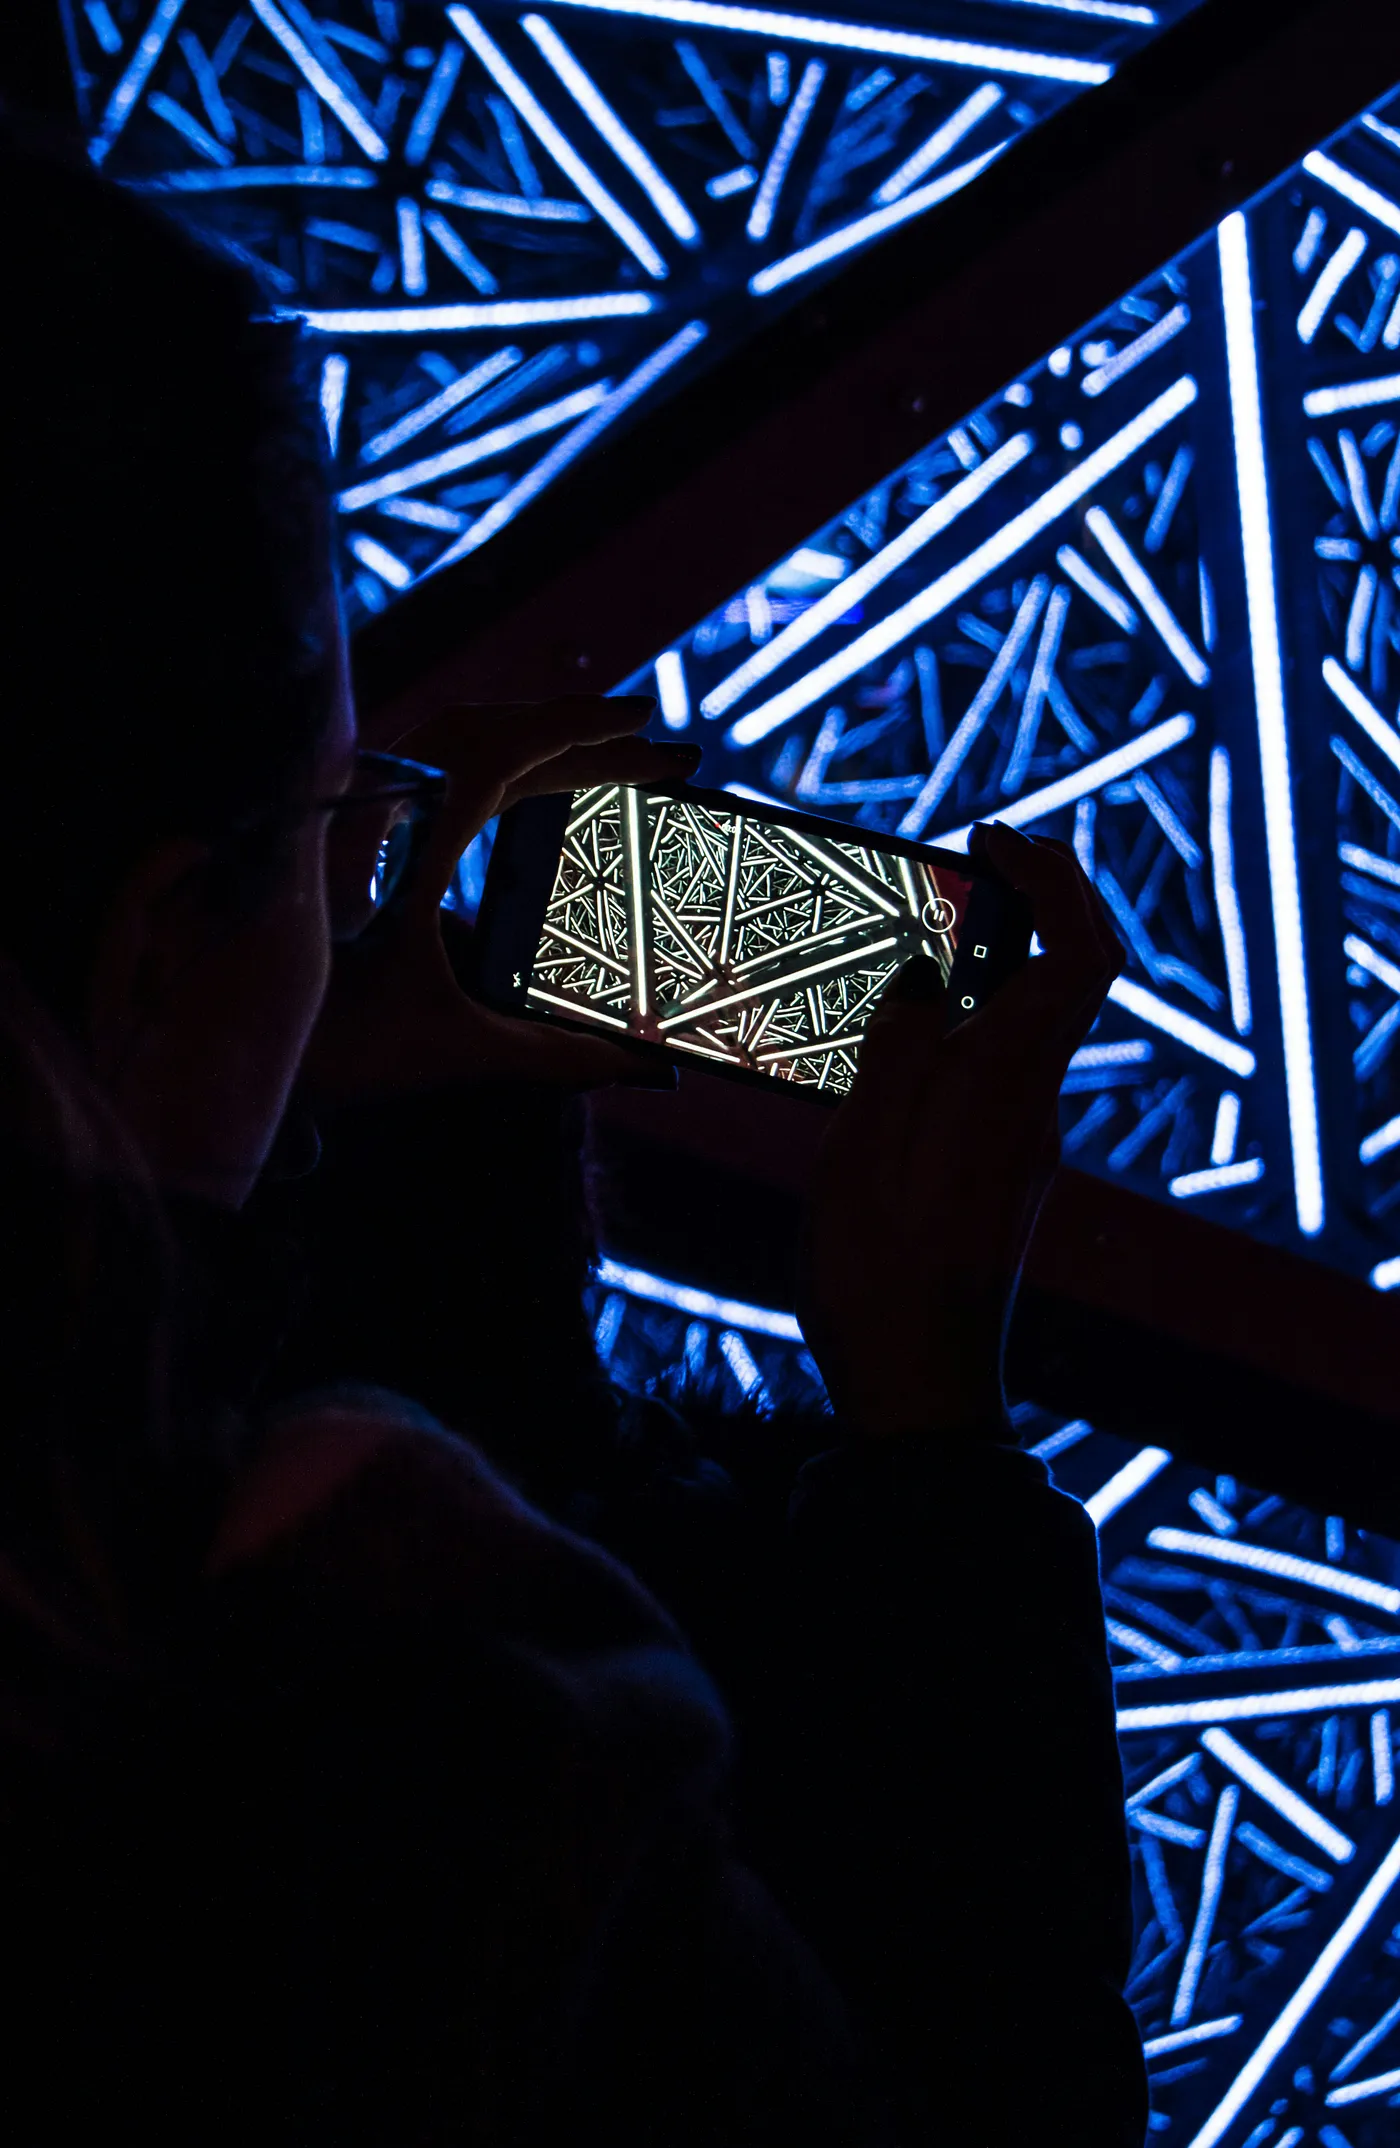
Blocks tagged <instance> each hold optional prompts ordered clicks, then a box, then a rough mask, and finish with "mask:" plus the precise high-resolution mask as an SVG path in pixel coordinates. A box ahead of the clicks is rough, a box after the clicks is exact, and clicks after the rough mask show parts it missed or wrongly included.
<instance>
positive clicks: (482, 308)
mask: <svg viewBox="0 0 1400 2148" xmlns="http://www.w3.org/2000/svg"><path fill="white" fill-rule="evenodd" d="M655 304H656V301H655V300H654V299H651V298H648V297H647V294H646V292H645V291H605V292H600V293H599V295H598V296H597V297H596V298H510V299H506V298H502V299H496V300H485V301H483V302H482V304H480V305H475V304H472V303H470V302H468V303H467V304H465V305H461V306H355V307H349V308H343V309H340V310H338V311H335V312H331V313H322V312H318V311H316V310H315V309H313V308H308V309H306V310H304V311H303V309H302V308H300V307H298V309H297V311H298V312H299V313H300V314H301V318H302V319H303V320H304V321H305V323H306V325H307V327H308V328H314V329H315V330H316V332H317V334H318V335H323V336H419V335H423V336H450V335H456V334H458V333H463V334H464V333H466V332H467V331H468V330H470V329H473V328H542V327H549V326H553V325H554V324H555V323H557V322H561V321H615V320H619V319H624V318H626V317H628V316H630V315H632V314H635V313H651V312H652V311H653V310H654V308H655Z"/></svg>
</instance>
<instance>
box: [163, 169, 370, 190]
mask: <svg viewBox="0 0 1400 2148" xmlns="http://www.w3.org/2000/svg"><path fill="white" fill-rule="evenodd" d="M378 183H379V182H378V180H377V179H376V178H375V176H374V173H373V172H367V171H365V170H364V168H363V167H362V166H361V165H358V164H346V165H339V166H337V165H331V164H240V165H237V166H235V167H234V169H233V170H231V171H209V172H201V171H188V172H162V173H161V175H160V177H159V178H158V179H146V180H140V181H137V182H136V183H135V185H136V191H137V192H138V193H147V194H236V193H243V192H244V191H246V190H247V189H248V188H251V187H284V186H314V187H340V188H348V189H350V190H352V191H360V190H364V189H366V188H372V187H375V186H377V185H378Z"/></svg>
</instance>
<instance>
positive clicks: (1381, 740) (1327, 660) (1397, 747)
mask: <svg viewBox="0 0 1400 2148" xmlns="http://www.w3.org/2000/svg"><path fill="white" fill-rule="evenodd" d="M1322 676H1323V678H1324V679H1325V680H1326V682H1327V684H1328V685H1329V686H1330V687H1331V689H1332V691H1333V693H1334V694H1335V695H1336V697H1337V699H1338V700H1339V701H1340V702H1341V704H1342V707H1343V708H1344V709H1345V710H1346V712H1347V714H1348V716H1352V717H1354V718H1355V719H1356V721H1357V723H1358V724H1359V725H1360V726H1361V729H1362V730H1363V731H1364V732H1365V733H1366V736H1367V738H1369V739H1370V741H1371V744H1372V745H1373V746H1376V747H1379V749H1380V751H1381V752H1382V753H1383V754H1384V755H1385V757H1386V759H1387V760H1388V761H1389V762H1390V763H1391V765H1392V767H1394V768H1400V731H1396V729H1395V727H1394V726H1393V725H1392V724H1389V723H1387V722H1386V720H1385V718H1384V716H1382V714H1381V712H1380V710H1379V709H1378V708H1375V707H1374V706H1373V705H1372V703H1371V702H1369V701H1368V700H1367V698H1366V696H1365V694H1363V693H1362V691H1361V688H1360V687H1359V686H1358V685H1357V684H1356V681H1355V680H1354V679H1352V678H1349V677H1348V675H1347V673H1346V672H1345V671H1343V669H1342V667H1341V665H1340V664H1339V663H1338V662H1337V659H1336V657H1335V656H1325V657H1324V658H1323V660H1322Z"/></svg>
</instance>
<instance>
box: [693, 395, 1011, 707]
mask: <svg viewBox="0 0 1400 2148" xmlns="http://www.w3.org/2000/svg"><path fill="white" fill-rule="evenodd" d="M1034 446H1035V441H1034V438H1033V437H1032V435H1031V434H1030V433H1015V434H1013V435H1012V437H1011V439H1009V440H1007V441H1005V442H1004V443H1003V444H1002V446H1001V447H999V448H998V449H997V450H996V452H995V453H994V454H992V455H989V456H988V457H987V460H986V461H985V462H984V463H981V464H980V465H979V466H978V468H977V469H975V470H973V471H971V472H970V473H969V474H968V476H966V477H964V478H962V479H960V480H959V482H958V483H957V484H956V485H954V486H953V487H952V488H951V489H950V490H949V491H948V492H945V493H944V495H943V497H942V498H941V499H939V500H935V501H934V503H933V505H932V506H931V507H929V508H926V509H925V510H924V512H923V514H921V515H920V516H918V518H917V519H916V520H915V521H913V522H911V523H910V524H909V526H908V528H907V529H906V530H904V531H902V532H901V534H900V535H899V536H898V537H896V538H895V539H894V541H893V542H892V543H890V544H887V545H885V546H884V547H883V548H882V549H881V550H880V551H878V552H876V553H875V555H874V556H873V558H871V559H868V560H867V561H866V563H865V565H864V566H863V567H858V568H857V569H856V570H855V572H854V573H853V574H849V575H847V576H846V577H845V578H844V579H843V580H842V581H841V584H840V587H839V588H837V589H833V590H832V591H830V593H829V594H828V595H826V596H824V597H820V598H818V600H817V602H816V603H815V604H812V605H809V606H808V607H807V609H806V610H805V611H803V612H802V613H800V614H799V616H798V617H797V618H796V619H794V620H793V621H792V623H791V624H790V625H789V626H786V627H784V628H783V630H782V632H781V633H780V634H775V635H774V636H773V638H772V639H771V640H770V641H767V642H765V643H764V644H763V645H762V646H761V647H760V648H758V649H756V650H755V651H754V653H753V655H752V656H750V657H749V658H747V659H746V661H745V662H744V663H742V664H740V666H739V667H738V669H737V671H732V672H731V673H730V675H729V677H728V678H727V679H724V680H722V681H721V683H720V684H719V685H718V686H715V687H712V688H711V690H710V692H709V693H707V694H706V696H705V698H704V700H703V701H702V702H701V704H700V707H701V711H702V713H703V714H704V715H706V716H712V717H713V716H723V715H725V714H726V713H727V711H728V710H730V709H731V708H733V707H734V705H735V703H736V702H738V701H742V700H743V698H744V696H745V694H747V693H748V692H749V690H750V688H751V687H753V686H756V685H757V684H758V682H759V680H760V679H765V678H767V677H768V676H769V675H770V674H771V673H772V672H774V671H776V670H778V669H779V668H780V667H781V666H782V665H783V664H785V663H787V661H788V659H789V658H790V657H793V656H795V655H796V654H797V652H798V650H799V649H802V648H805V646H806V645H807V643H808V642H809V641H815V639H816V637H817V636H818V635H819V634H821V633H824V632H825V630H826V629H827V627H829V626H831V625H832V624H833V623H834V622H835V621H836V620H838V619H840V618H841V617H843V616H844V614H845V613H847V612H849V611H850V610H852V609H853V607H854V606H855V605H857V604H860V603H862V602H863V601H864V599H865V598H866V597H868V596H870V595H871V594H872V593H873V592H874V591H875V590H876V589H878V588H879V587H880V584H881V583H882V582H884V581H886V580H887V579H888V577H889V576H890V575H891V574H893V573H894V572H895V571H896V569H898V568H900V567H902V566H903V565H904V564H905V562H906V561H907V560H910V559H912V558H913V557H914V554H915V553H916V552H919V551H921V550H922V549H923V547H924V546H925V545H926V544H929V543H931V541H932V540H933V539H934V538H935V537H937V536H939V535H940V534H941V533H942V532H943V531H944V530H946V529H948V528H950V527H951V526H952V524H953V523H954V522H956V521H957V520H958V518H959V516H960V515H964V514H966V512H967V510H968V509H969V508H970V507H973V506H975V505H976V503H977V502H978V500H980V499H983V498H985V496H986V494H987V493H988V492H990V491H991V489H992V487H993V486H994V485H996V484H997V483H998V482H999V480H1000V479H1001V478H1003V477H1005V476H1006V475H1007V473H1008V472H1009V471H1011V470H1014V469H1015V468H1016V465H1017V464H1018V463H1020V462H1023V461H1024V460H1025V458H1026V456H1027V455H1029V454H1030V453H1031V451H1032V449H1033V448H1034Z"/></svg>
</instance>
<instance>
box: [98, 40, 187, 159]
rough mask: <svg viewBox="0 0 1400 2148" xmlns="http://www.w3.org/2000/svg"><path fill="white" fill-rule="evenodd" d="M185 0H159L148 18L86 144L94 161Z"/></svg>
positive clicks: (127, 112)
mask: <svg viewBox="0 0 1400 2148" xmlns="http://www.w3.org/2000/svg"><path fill="white" fill-rule="evenodd" d="M184 4H185V0H160V4H159V6H158V7H157V8H156V9H155V11H154V13H153V14H152V16H151V19H150V21H149V22H148V23H147V25H146V28H145V30H144V31H143V32H142V34H141V38H140V40H139V42H138V44H137V47H136V50H135V52H134V53H133V54H132V56H131V59H130V61H129V62H128V63H127V66H126V69H125V71H124V72H123V74H122V76H121V78H120V80H119V81H118V83H117V85H116V87H115V89H114V90H113V91H112V94H111V96H110V97H109V98H108V99H107V109H106V111H105V112H104V113H103V114H102V118H101V121H100V123H99V125H98V129H97V132H96V134H95V135H94V136H93V138H92V140H91V142H90V143H89V144H88V155H89V156H90V157H91V158H92V161H93V163H94V164H101V163H102V161H103V159H104V158H105V156H106V154H107V152H108V150H109V149H110V148H111V146H112V144H113V142H114V141H115V140H116V138H117V136H118V135H119V134H120V133H121V131H122V128H123V127H124V126H125V125H126V123H127V121H128V119H129V118H130V117H131V112H132V108H133V106H134V105H135V103H136V100H137V98H138V97H139V96H140V95H141V92H142V90H143V89H144V88H145V87H146V84H147V82H148V81H149V80H150V77H151V70H152V68H153V67H154V66H155V64H156V61H157V60H158V59H159V58H160V56H161V54H162V52H164V50H165V44H166V39H167V38H168V37H169V35H170V33H171V31H172V30H173V29H174V27H175V24H176V22H177V21H178V19H179V15H180V10H181V9H182V8H183V6H184Z"/></svg>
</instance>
